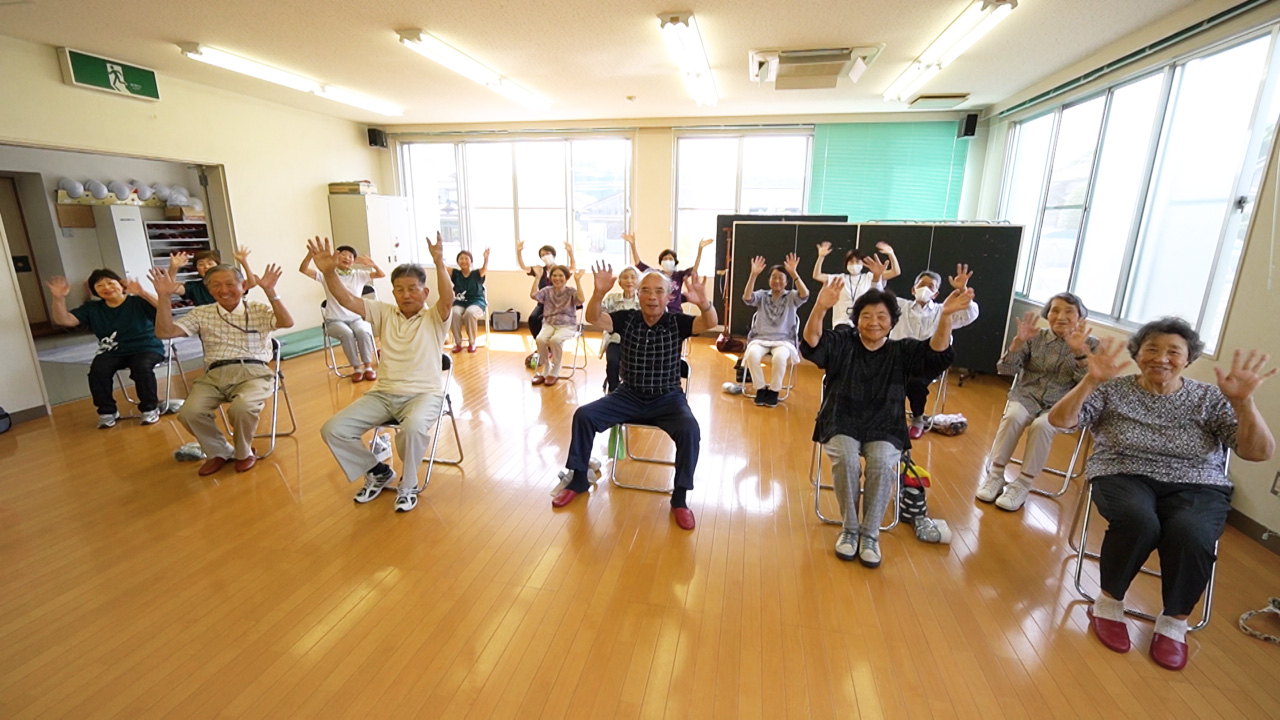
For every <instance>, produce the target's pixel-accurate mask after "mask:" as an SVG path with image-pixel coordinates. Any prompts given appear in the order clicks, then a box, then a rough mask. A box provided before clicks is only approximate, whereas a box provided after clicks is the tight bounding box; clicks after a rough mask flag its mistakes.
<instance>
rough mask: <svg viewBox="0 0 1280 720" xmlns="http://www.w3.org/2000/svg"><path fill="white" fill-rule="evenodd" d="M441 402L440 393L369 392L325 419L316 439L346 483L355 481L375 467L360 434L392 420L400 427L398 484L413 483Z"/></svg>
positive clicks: (397, 437) (442, 397)
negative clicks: (399, 472)
mask: <svg viewBox="0 0 1280 720" xmlns="http://www.w3.org/2000/svg"><path fill="white" fill-rule="evenodd" d="M443 402H444V395H443V394H441V393H436V394H433V395H427V394H423V395H391V394H389V393H384V392H377V391H374V390H370V391H369V392H367V393H365V394H364V395H362V396H361V397H360V398H359V399H357V400H356V401H355V402H353V403H351V404H350V405H348V406H346V407H345V408H343V409H342V410H340V411H339V412H338V414H337V415H334V416H333V417H331V418H329V420H328V421H327V422H325V424H324V426H323V427H321V428H320V436H321V437H323V438H324V441H325V444H327V445H328V446H329V450H331V451H332V452H333V457H334V458H336V459H337V461H338V466H339V467H341V468H342V472H343V474H345V475H346V476H347V480H355V479H356V478H358V477H360V476H361V475H364V474H365V473H367V472H369V470H370V469H372V468H373V466H375V465H377V464H378V459H377V458H376V457H374V454H373V451H372V450H370V449H369V444H368V443H366V442H365V441H364V434H365V433H367V432H369V431H370V430H372V429H373V428H375V427H377V426H379V425H382V424H384V423H387V422H390V421H392V420H395V421H396V422H398V423H399V424H400V429H399V430H398V431H397V432H396V453H397V454H398V455H400V462H401V463H402V464H403V465H404V468H403V471H402V472H403V476H404V480H403V481H401V482H405V481H408V482H414V483H416V482H417V478H418V466H419V465H421V464H422V459H423V458H425V457H426V456H427V451H428V450H429V449H430V447H431V427H432V426H433V425H435V424H436V420H437V419H438V418H439V417H440V405H441V404H442V403H443ZM401 487H408V485H401Z"/></svg>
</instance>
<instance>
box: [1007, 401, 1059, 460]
mask: <svg viewBox="0 0 1280 720" xmlns="http://www.w3.org/2000/svg"><path fill="white" fill-rule="evenodd" d="M1024 430H1025V431H1026V432H1027V448H1026V453H1025V454H1024V455H1023V456H1022V472H1021V476H1023V477H1030V478H1034V477H1035V476H1037V475H1039V474H1040V471H1041V470H1044V464H1045V462H1047V461H1048V460H1049V450H1050V448H1052V447H1053V436H1054V435H1057V434H1058V433H1060V432H1062V431H1061V430H1059V429H1057V428H1055V427H1054V426H1052V425H1050V424H1049V414H1048V413H1042V414H1040V415H1039V416H1036V415H1032V414H1031V411H1030V410H1028V409H1026V408H1025V407H1023V406H1022V403H1019V402H1015V401H1013V400H1010V401H1009V402H1007V403H1005V406H1004V416H1003V417H1001V418H1000V427H999V428H998V429H997V430H996V440H995V442H994V443H992V445H991V464H992V465H997V466H1000V467H1003V466H1005V465H1007V464H1008V463H1009V458H1011V457H1013V450H1014V448H1016V447H1017V446H1018V438H1020V437H1022V432H1023V431H1024Z"/></svg>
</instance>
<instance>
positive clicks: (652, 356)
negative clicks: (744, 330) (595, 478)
mask: <svg viewBox="0 0 1280 720" xmlns="http://www.w3.org/2000/svg"><path fill="white" fill-rule="evenodd" d="M594 271H595V292H594V293H593V294H592V296H591V302H590V303H588V304H587V313H586V315H587V322H589V323H591V324H592V325H595V326H597V327H599V328H600V329H601V330H603V331H604V332H605V333H617V334H618V335H619V337H621V340H620V347H621V348H622V368H621V376H622V385H620V386H619V387H618V389H617V390H614V391H613V392H611V393H609V394H608V395H605V396H604V397H602V398H600V399H599V400H596V401H595V402H593V403H589V404H587V405H583V406H582V407H580V408H578V409H577V411H575V412H574V413H573V439H572V440H571V441H570V443H569V459H568V461H567V462H566V463H565V466H566V467H567V468H568V470H570V471H571V472H572V473H573V477H572V479H571V480H570V481H569V484H568V486H567V487H566V488H565V489H564V490H561V491H560V493H559V494H557V495H556V497H555V499H554V500H552V501H551V505H552V507H557V508H560V507H564V506H565V505H568V504H569V503H571V502H573V499H574V498H576V497H577V496H578V495H580V494H582V493H585V492H587V490H589V489H590V482H589V481H588V479H587V471H588V463H589V462H590V461H591V446H592V443H593V442H594V441H595V436H596V433H599V432H600V431H601V430H605V429H607V428H610V427H613V426H614V425H619V424H623V423H644V424H646V425H654V426H656V427H658V428H661V429H662V431H663V432H665V433H666V434H667V435H669V436H671V439H672V440H674V441H675V443H676V477H675V485H676V487H675V490H674V491H673V492H672V493H671V512H672V513H673V514H674V515H675V519H676V523H677V524H678V525H679V526H680V527H681V528H683V529H685V530H692V529H693V526H694V517H693V511H692V510H690V509H689V506H688V505H687V504H686V503H685V494H686V493H687V492H688V491H689V490H692V489H693V471H694V468H696V467H697V465H698V443H699V442H700V441H701V435H700V431H699V429H698V421H697V419H695V418H694V417H693V412H692V411H691V410H689V403H688V402H687V401H686V399H685V395H684V391H683V390H681V388H680V362H681V360H680V345H681V343H683V342H684V339H685V338H687V337H690V336H692V335H695V334H697V333H700V332H703V331H705V330H708V329H710V328H712V327H715V326H716V325H717V324H718V322H719V321H718V320H717V319H716V311H715V308H714V307H712V306H711V303H710V302H708V301H707V296H706V291H705V290H704V289H703V287H702V280H701V279H699V278H698V277H697V276H696V275H691V276H689V278H687V285H686V288H685V291H684V297H685V300H686V301H687V302H691V303H694V304H695V305H697V306H698V309H699V310H701V311H702V314H701V315H699V316H698V317H696V318H695V317H694V316H692V315H686V314H684V313H679V312H670V311H669V310H668V309H667V308H668V302H669V300H670V297H671V293H672V292H673V290H674V287H673V286H672V283H671V278H669V277H667V276H666V275H663V274H662V273H660V272H657V271H654V270H650V271H647V272H645V273H644V275H642V276H641V278H640V291H639V295H640V309H639V310H618V311H616V312H612V313H604V312H601V309H600V305H601V302H602V301H603V299H604V296H605V294H606V293H608V292H609V290H610V289H612V288H613V269H612V268H611V267H610V266H608V265H605V264H603V263H597V264H596V266H595V268H594Z"/></svg>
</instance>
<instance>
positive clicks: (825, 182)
mask: <svg viewBox="0 0 1280 720" xmlns="http://www.w3.org/2000/svg"><path fill="white" fill-rule="evenodd" d="M968 150H969V141H968V140H967V139H960V138H957V137H956V124H955V123H954V122H914V123H913V122H904V123H841V124H837V125H818V126H816V127H815V128H814V136H813V176H812V178H811V182H810V185H809V186H810V188H812V189H811V190H810V192H809V212H810V213H812V214H832V213H836V214H842V215H848V216H849V221H850V222H865V221H868V220H954V219H955V217H956V213H957V212H958V210H959V207H960V186H961V184H962V183H963V182H964V162H965V156H966V154H967V153H968Z"/></svg>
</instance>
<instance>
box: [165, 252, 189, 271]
mask: <svg viewBox="0 0 1280 720" xmlns="http://www.w3.org/2000/svg"><path fill="white" fill-rule="evenodd" d="M189 262H191V253H189V252H176V253H172V254H170V255H169V267H170V268H171V269H173V270H177V269H178V268H181V267H185V266H186V265H187V263H189Z"/></svg>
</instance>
